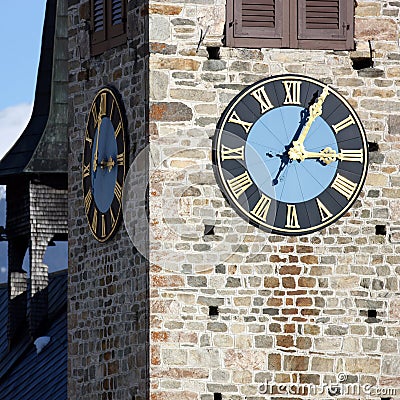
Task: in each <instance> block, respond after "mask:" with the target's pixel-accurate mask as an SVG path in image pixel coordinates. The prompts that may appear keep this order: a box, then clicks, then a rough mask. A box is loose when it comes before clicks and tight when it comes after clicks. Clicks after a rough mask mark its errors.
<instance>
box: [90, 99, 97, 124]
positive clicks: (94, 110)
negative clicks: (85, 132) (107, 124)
mask: <svg viewBox="0 0 400 400" xmlns="http://www.w3.org/2000/svg"><path fill="white" fill-rule="evenodd" d="M91 112H92V115H93V120H94V123H95V125H96V124H97V119H98V113H97V109H96V103H94V104H93V106H92V110H91Z"/></svg>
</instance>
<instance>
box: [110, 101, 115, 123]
mask: <svg viewBox="0 0 400 400" xmlns="http://www.w3.org/2000/svg"><path fill="white" fill-rule="evenodd" d="M113 111H114V99H112V103H111V110H110V119H111V121H112V115H113Z"/></svg>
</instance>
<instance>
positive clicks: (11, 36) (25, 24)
mask: <svg viewBox="0 0 400 400" xmlns="http://www.w3.org/2000/svg"><path fill="white" fill-rule="evenodd" d="M45 5H46V1H45V0H33V1H32V0H22V1H15V0H14V1H2V7H1V24H0V54H2V57H1V63H0V158H2V157H3V155H4V154H5V152H6V151H7V150H8V149H9V148H10V146H12V144H13V143H14V142H15V140H16V139H17V137H18V136H19V134H21V133H22V130H23V128H24V127H25V126H26V124H27V122H28V120H29V117H30V113H31V107H32V103H33V100H34V93H35V85H36V75H37V68H38V63H39V56H40V45H41V37H42V28H43V21H44V11H45Z"/></svg>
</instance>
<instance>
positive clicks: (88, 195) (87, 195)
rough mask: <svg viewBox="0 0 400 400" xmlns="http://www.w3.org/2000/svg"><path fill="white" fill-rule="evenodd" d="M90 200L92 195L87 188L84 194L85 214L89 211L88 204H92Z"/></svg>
mask: <svg viewBox="0 0 400 400" xmlns="http://www.w3.org/2000/svg"><path fill="white" fill-rule="evenodd" d="M92 200H93V195H92V192H91V191H90V190H89V191H88V192H87V193H86V196H85V211H86V214H88V213H89V210H90V206H91V204H92Z"/></svg>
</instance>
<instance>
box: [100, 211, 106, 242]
mask: <svg viewBox="0 0 400 400" xmlns="http://www.w3.org/2000/svg"><path fill="white" fill-rule="evenodd" d="M101 236H102V237H105V236H106V218H105V215H104V214H101Z"/></svg>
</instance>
